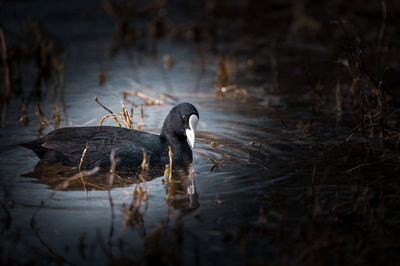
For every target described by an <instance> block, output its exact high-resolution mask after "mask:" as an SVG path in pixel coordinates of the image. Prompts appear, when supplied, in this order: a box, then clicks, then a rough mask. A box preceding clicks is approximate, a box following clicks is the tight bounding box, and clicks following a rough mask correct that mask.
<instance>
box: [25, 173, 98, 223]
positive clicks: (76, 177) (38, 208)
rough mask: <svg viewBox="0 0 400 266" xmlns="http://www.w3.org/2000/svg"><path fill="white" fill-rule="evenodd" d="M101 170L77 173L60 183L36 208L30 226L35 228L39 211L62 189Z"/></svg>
mask: <svg viewBox="0 0 400 266" xmlns="http://www.w3.org/2000/svg"><path fill="white" fill-rule="evenodd" d="M99 170H100V167H98V166H96V167H95V168H93V169H91V170H88V171H83V172H80V173H77V174H76V175H74V176H72V177H70V178H68V179H66V180H65V181H63V182H62V183H60V184H59V185H57V186H56V187H55V188H54V190H53V191H52V192H51V193H50V194H49V195H48V196H47V197H46V198H45V199H44V200H42V201H41V202H40V206H39V207H37V208H36V210H35V212H34V213H33V215H32V217H31V221H30V225H31V227H32V228H34V227H35V218H36V216H37V214H38V213H39V211H40V210H41V209H42V208H43V206H44V204H45V203H46V201H48V200H49V199H51V198H52V197H53V196H54V194H55V193H56V192H57V191H58V190H60V189H62V188H67V187H68V186H69V183H70V182H71V181H74V180H77V179H79V178H81V176H91V175H94V174H95V173H97V172H98V171H99Z"/></svg>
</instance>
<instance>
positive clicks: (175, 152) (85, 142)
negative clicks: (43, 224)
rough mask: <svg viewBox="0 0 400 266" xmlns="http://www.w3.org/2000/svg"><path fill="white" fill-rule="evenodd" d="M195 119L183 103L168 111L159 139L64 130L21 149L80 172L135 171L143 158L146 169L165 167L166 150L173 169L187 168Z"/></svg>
mask: <svg viewBox="0 0 400 266" xmlns="http://www.w3.org/2000/svg"><path fill="white" fill-rule="evenodd" d="M199 118H200V116H199V112H198V111H197V109H196V107H195V106H194V105H193V104H191V103H187V102H184V103H180V104H177V105H175V106H174V107H173V108H172V109H171V110H170V111H169V113H168V115H167V116H166V118H165V120H164V123H163V126H162V128H161V133H160V135H156V134H152V133H149V132H144V131H139V130H133V129H128V128H122V127H115V126H90V127H65V128H60V129H57V130H54V131H51V132H50V133H48V134H47V135H45V136H43V137H41V138H39V139H36V140H33V141H30V142H26V143H22V144H21V145H22V146H23V147H25V148H28V149H31V150H32V151H33V152H34V153H35V154H36V155H37V156H38V157H39V158H40V162H42V163H44V164H49V165H53V164H54V165H71V166H78V165H79V166H81V167H83V168H90V167H96V166H99V167H110V166H111V164H112V163H114V164H115V163H116V166H117V167H119V168H122V167H123V168H138V167H140V166H141V164H142V162H143V158H144V156H146V161H147V163H148V164H149V167H153V166H165V165H166V164H169V161H170V157H169V147H170V149H171V153H172V163H173V165H175V166H176V165H181V166H187V165H189V164H191V163H192V161H193V151H192V149H193V148H194V146H195V131H196V127H197V124H198V121H199ZM113 160H115V161H114V162H113ZM81 161H82V162H81Z"/></svg>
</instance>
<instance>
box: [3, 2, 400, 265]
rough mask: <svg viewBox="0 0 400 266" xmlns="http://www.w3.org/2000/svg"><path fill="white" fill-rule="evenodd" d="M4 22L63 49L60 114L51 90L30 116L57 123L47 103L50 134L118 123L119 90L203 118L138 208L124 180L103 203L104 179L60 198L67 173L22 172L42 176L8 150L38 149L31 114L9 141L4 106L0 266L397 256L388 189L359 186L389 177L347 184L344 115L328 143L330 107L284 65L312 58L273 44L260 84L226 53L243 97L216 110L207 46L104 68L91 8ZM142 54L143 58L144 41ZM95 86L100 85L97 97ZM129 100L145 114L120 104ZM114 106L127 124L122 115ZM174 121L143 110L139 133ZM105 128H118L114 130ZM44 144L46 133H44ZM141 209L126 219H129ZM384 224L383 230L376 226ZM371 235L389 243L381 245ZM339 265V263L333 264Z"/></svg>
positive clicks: (104, 38) (112, 62) (80, 184)
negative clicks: (26, 24) (26, 27)
mask: <svg viewBox="0 0 400 266" xmlns="http://www.w3.org/2000/svg"><path fill="white" fill-rule="evenodd" d="M178 6H179V5H178ZM4 7H5V9H4V10H3V12H2V14H3V15H4V16H3V18H4V20H5V21H6V22H7V23H5V25H6V26H7V27H9V28H10V29H13V28H14V27H17V22H18V21H17V20H15V18H14V15H12V12H11V11H15V12H17V13H18V14H26V13H29V14H31V13H30V12H29V10H30V9H31V8H33V9H34V10H36V11H37V12H36V11H35V12H33V13H32V14H31V18H32V19H33V20H37V19H40V20H41V21H43V26H44V27H45V28H46V29H48V30H49V32H50V34H49V36H54V38H55V39H56V40H57V41H58V42H59V43H63V44H65V45H66V46H67V47H68V53H67V60H66V68H65V90H64V103H65V104H66V112H64V111H63V109H62V102H61V103H60V101H61V99H62V98H61V92H60V90H58V91H57V93H56V95H54V94H53V93H52V91H51V89H48V90H47V91H46V92H45V93H44V95H43V98H42V101H41V108H42V110H43V113H44V114H45V115H46V116H47V117H48V118H49V120H50V121H54V119H52V114H53V109H54V107H55V105H56V103H58V104H59V105H60V109H61V118H62V121H61V126H62V127H64V126H94V125H98V123H99V121H100V119H101V118H102V117H103V116H104V115H106V114H108V113H107V111H105V110H104V109H103V108H101V107H100V106H99V105H98V104H97V103H96V102H95V101H94V100H93V98H94V97H95V96H97V97H98V99H99V100H100V101H101V102H102V103H103V104H104V105H106V106H107V107H108V108H110V109H111V110H113V111H114V112H119V111H120V110H121V103H120V102H121V100H123V95H122V92H123V91H125V90H131V91H141V92H143V93H146V94H148V95H151V96H154V97H159V96H157V93H160V92H161V93H165V94H168V95H171V96H172V97H173V100H168V101H169V102H172V103H176V102H184V101H187V102H190V103H192V104H194V105H195V106H196V107H197V109H198V111H199V114H200V121H199V124H198V127H197V132H196V147H195V148H194V161H193V169H194V172H193V173H192V174H191V175H178V174H176V176H175V179H174V180H175V181H174V182H171V183H169V184H166V183H165V179H166V177H165V176H153V177H151V178H148V179H147V182H146V185H147V188H148V200H147V202H146V201H143V200H142V201H140V200H138V201H135V195H136V196H137V194H135V193H138V191H139V187H141V188H142V189H145V186H144V184H143V183H139V184H138V183H136V180H137V177H132V178H128V177H123V178H122V179H119V178H116V177H115V178H114V182H113V185H112V189H110V190H108V181H109V173H95V174H93V175H91V176H87V177H85V180H84V181H83V180H82V179H81V178H76V180H74V181H71V182H70V183H69V185H68V186H65V187H60V184H61V183H62V182H64V181H65V180H66V179H67V178H68V177H71V176H73V174H74V173H72V172H71V173H70V172H69V168H65V167H44V168H42V169H40V170H39V169H37V171H36V173H34V174H32V173H31V172H32V171H33V170H34V169H35V167H37V168H39V167H40V165H39V166H36V164H37V163H38V161H39V160H38V158H37V157H36V156H35V155H34V153H33V152H32V151H29V150H27V149H24V148H23V147H20V146H18V143H21V142H24V141H29V140H32V139H35V138H36V137H38V136H39V135H40V131H39V130H38V129H39V127H40V119H39V116H38V115H36V114H35V107H34V105H33V104H30V105H29V106H28V109H27V113H28V116H29V120H30V121H29V124H28V126H26V127H22V126H21V124H20V122H18V118H19V116H20V115H21V109H20V108H21V102H22V99H27V98H28V97H29V92H30V91H29V90H26V91H24V92H23V93H22V95H20V96H18V97H16V96H13V97H12V100H11V104H10V105H9V110H8V117H7V120H6V121H5V122H4V124H5V125H6V126H5V127H2V128H1V129H0V135H1V139H2V142H1V152H0V158H1V167H0V168H1V170H0V171H1V186H2V190H1V191H0V196H1V199H2V214H3V215H2V217H3V225H2V229H1V230H2V231H1V236H0V245H1V250H2V256H3V260H4V261H6V260H7V259H8V260H9V261H10V262H12V261H18V262H22V263H28V262H34V263H38V264H42V263H46V264H56V263H58V262H62V263H65V264H93V265H94V264H95V265H98V264H107V263H122V262H130V263H132V262H135V261H145V262H146V263H154V262H157V263H166V264H181V263H182V264H187V265H189V264H194V263H200V264H202V265H209V264H211V265H216V264H220V263H222V262H223V263H230V264H234V265H239V264H245V263H267V262H275V263H276V264H278V263H279V264H296V263H299V262H301V263H305V264H307V263H319V264H324V263H326V264H336V263H346V262H354V261H361V262H362V263H365V262H366V261H367V260H366V259H367V258H368V257H369V256H370V254H373V253H374V252H375V253H377V254H380V255H379V256H377V258H376V260H373V261H378V262H379V261H385V258H391V257H393V254H394V253H392V249H394V248H395V247H396V245H398V244H396V243H398V242H397V240H395V236H396V235H398V234H399V231H398V228H399V227H398V223H399V222H398V221H399V219H398V214H397V213H396V212H395V208H396V206H398V201H396V197H395V196H394V195H395V194H394V192H395V190H396V189H397V188H398V186H397V185H395V182H396V180H395V179H393V178H390V177H388V179H389V181H387V182H383V181H382V180H376V179H372V177H371V176H373V175H374V174H376V173H378V175H379V176H380V177H382V178H385V177H387V175H386V173H385V172H384V171H382V170H380V169H375V168H372V169H371V172H370V173H368V171H365V172H362V173H361V175H363V176H364V179H360V178H359V177H360V175H356V174H353V173H352V172H350V173H346V170H349V169H351V168H352V167H354V166H357V163H356V162H355V161H353V162H348V161H347V160H346V156H351V154H350V153H349V152H348V150H346V148H345V147H343V146H344V145H343V144H342V143H343V139H344V137H343V136H347V135H349V134H350V133H351V130H352V125H351V123H350V121H351V119H350V118H349V117H347V118H346V115H345V116H344V117H343V119H341V121H340V127H338V126H337V124H338V120H337V116H336V113H335V112H334V111H332V110H333V107H334V106H335V102H334V101H332V100H330V99H328V100H326V102H325V103H324V104H321V105H319V106H317V107H315V106H314V102H315V98H314V97H317V96H315V95H314V94H312V92H311V93H309V87H308V85H307V84H303V83H301V82H299V80H300V78H301V76H302V75H303V74H304V73H303V72H302V69H301V66H299V63H298V62H297V60H298V59H297V58H291V56H290V53H304V54H307V53H308V49H309V50H311V52H310V54H312V57H311V58H310V61H312V60H315V61H318V60H317V58H318V57H320V56H321V55H324V58H327V57H329V53H328V52H327V51H325V50H324V49H321V48H319V47H317V46H313V45H310V46H308V47H302V46H301V45H299V46H298V47H293V46H292V45H291V44H290V42H289V43H286V42H283V43H282V46H280V47H279V48H277V50H279V51H280V52H279V53H280V57H279V58H277V59H276V58H275V59H274V60H277V61H279V65H278V66H275V67H274V64H273V63H271V62H272V61H271V60H272V59H271V58H269V57H268V55H266V58H269V59H259V60H261V63H260V64H259V65H258V68H259V69H254V70H252V71H247V69H251V62H250V63H249V61H248V60H247V59H246V57H247V56H248V53H249V50H246V49H247V48H243V51H241V50H240V49H237V50H238V51H239V52H238V54H237V60H238V61H239V62H237V63H236V64H237V66H238V68H239V72H240V71H241V72H242V73H243V74H238V75H236V76H235V78H234V81H232V83H234V84H235V85H238V88H240V89H244V90H245V91H246V92H241V91H238V92H237V93H236V94H235V93H233V92H232V93H226V95H224V97H222V98H220V97H216V93H215V91H216V89H215V83H216V82H217V81H218V79H219V77H218V75H217V73H218V70H217V65H218V60H219V59H218V57H216V56H214V55H213V54H212V53H208V52H206V51H208V50H207V49H208V48H206V47H208V46H209V45H210V46H212V44H209V43H208V42H206V41H205V42H204V44H202V45H200V46H199V45H193V44H192V43H190V42H188V41H186V42H182V41H179V40H177V39H176V38H171V37H170V38H166V39H162V40H158V41H157V42H156V44H155V46H156V50H157V54H156V55H155V56H151V55H150V54H149V53H148V52H134V53H133V58H134V59H133V60H129V59H128V58H127V56H126V54H125V53H124V52H120V53H118V54H117V55H116V56H115V57H113V58H111V57H110V44H111V43H112V42H113V33H112V32H113V30H114V28H113V27H114V26H115V24H113V20H112V19H110V18H109V17H107V15H106V14H105V12H104V11H103V9H102V7H101V6H100V5H99V4H98V3H97V2H95V1H92V2H89V1H85V3H81V2H79V1H77V2H73V3H71V4H68V5H66V4H59V3H55V2H52V1H43V2H40V3H25V2H24V3H22V2H21V3H19V2H16V3H8V4H7V5H5V6H4ZM190 7H192V8H193V7H197V5H196V4H194V3H191V4H188V6H185V5H182V6H180V8H182V9H184V10H191V8H190ZM233 7H234V5H233ZM168 10H169V12H170V14H172V15H171V16H172V17H173V18H174V19H175V21H179V20H180V19H182V20H184V19H185V17H186V15H182V14H180V13H179V10H180V9H179V8H177V9H175V8H174V5H172V7H171V8H170V9H168ZM227 12H229V11H227ZM283 13H284V12H283ZM187 16H190V12H189V14H188V15H187ZM283 17H284V18H285V15H283ZM3 22H4V21H3ZM138 23H144V22H143V20H139V22H138ZM221 23H222V24H223V23H225V22H224V21H223V22H221ZM190 34H195V33H193V32H191V31H189V30H188V31H187V32H186V35H190ZM224 34H225V33H221V36H222V37H223V38H224V37H227V40H221V41H220V42H218V43H217V46H218V45H220V46H226V45H227V43H229V40H230V39H234V36H231V35H229V34H228V33H226V36H225V35H224ZM272 35H273V34H272ZM270 38H271V37H270ZM267 40H268V42H269V41H270V40H271V39H268V38H267ZM114 41H115V39H114ZM259 41H260V42H262V41H263V39H262V38H261V40H259ZM144 43H145V45H148V46H151V44H150V42H148V41H145V42H144ZM137 45H140V44H137ZM199 47H200V48H199ZM147 48H148V47H147ZM199 49H200V52H199ZM217 49H221V50H224V49H225V48H221V47H217ZM250 50H252V49H250ZM139 51H140V49H139ZM275 51H276V50H275ZM240 53H242V54H240ZM304 54H303V55H302V56H304ZM165 55H172V56H173V59H174V65H173V67H172V68H171V69H167V68H165V67H164V66H163V58H164V56H165ZM322 61H323V60H322ZM249 65H250V66H249ZM265 67H266V69H265ZM327 68H331V66H329V67H327ZM332 68H333V67H332ZM26 71H27V76H28V77H33V76H34V71H33V70H32V69H31V68H28V69H27V70H26ZM102 71H105V73H106V75H107V79H106V81H105V83H104V85H103V86H100V85H99V72H102ZM274 71H278V72H279V88H278V89H277V88H275V89H274V86H276V84H274V79H273V78H272V77H273V75H274V74H273V73H274ZM338 72H340V71H338ZM324 75H325V72H324V71H321V76H324ZM263 76H267V77H268V78H265V79H263V78H261V77H263ZM31 79H33V78H27V79H26V80H24V84H23V85H24V86H26V87H30V86H32V80H31ZM261 80H262V81H261ZM265 80H267V81H265ZM329 84H330V85H332V84H335V79H333V81H332V80H330V81H327V82H326V83H325V86H328V85H329ZM332 86H333V85H332ZM128 100H130V101H134V103H135V104H138V105H140V104H141V103H143V100H141V99H139V98H135V97H133V96H128ZM124 104H125V105H126V106H127V107H128V109H129V108H130V104H129V102H127V101H124ZM317 105H318V104H317ZM311 106H312V107H311ZM171 107H172V105H159V106H150V107H145V108H144V130H145V131H148V132H151V133H156V134H158V133H159V132H160V129H161V126H162V123H163V121H164V118H165V116H166V114H167V113H168V111H169V110H170V108H171ZM314 107H315V108H317V111H315V110H314V109H313V108H314ZM315 113H317V115H315ZM316 117H317V118H316ZM133 121H134V122H135V126H137V124H138V123H139V121H140V108H138V107H135V108H134V118H133ZM308 122H309V126H310V130H309V131H307V130H306V127H307V123H308ZM104 124H105V125H113V126H115V122H114V121H113V119H107V120H106V122H105V123H104ZM53 125H54V124H53ZM51 130H52V128H51V127H47V128H45V129H44V132H43V133H48V132H49V131H51ZM395 169H397V168H395ZM396 171H397V170H394V173H396ZM365 180H367V181H365ZM368 180H370V181H368ZM135 191H136V192H135ZM382 198H384V199H386V200H387V201H389V200H392V201H393V205H390V206H387V205H384V207H386V209H385V208H383V207H382V205H379V204H382V200H381V199H382ZM138 202H140V203H141V204H140V207H139V208H136V209H135V208H130V207H131V206H137V205H135V204H137V203H138ZM382 208H383V209H385V215H386V216H385V218H386V219H388V220H389V221H390V222H386V221H385V220H384V218H382V215H383V214H382V212H384V211H383V209H382ZM135 210H136V212H135ZM368 219H369V220H368ZM350 220H352V221H350ZM383 226H387V227H388V228H390V230H392V231H393V235H392V236H390V235H388V234H387V233H385V232H382V231H381V229H382V228H383ZM364 230H365V231H367V232H365V233H363V231H364ZM382 230H383V229H382ZM377 232H380V233H381V235H380V236H379V237H376V236H374V235H371V234H374V233H377ZM369 238H371V239H372V240H371V241H369V240H368V239H369ZM357 243H361V244H357ZM382 245H386V246H387V247H384V246H382ZM380 249H382V250H380ZM344 252H347V253H346V254H347V255H346V256H344V255H343V259H340V258H337V257H336V256H335V254H338V253H344ZM363 252H364V253H363ZM382 254H383V255H382ZM381 256H383V257H381ZM385 256H387V257H385ZM325 258H327V260H325ZM353 260H354V261H353ZM362 263H361V264H362Z"/></svg>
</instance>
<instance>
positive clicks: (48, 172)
mask: <svg viewBox="0 0 400 266" xmlns="http://www.w3.org/2000/svg"><path fill="white" fill-rule="evenodd" d="M164 170H165V169H164V167H153V168H150V169H148V170H146V172H145V173H144V174H143V171H142V169H140V168H139V169H118V171H117V172H116V174H114V175H113V181H112V183H110V182H109V181H110V176H111V172H110V170H109V169H99V170H97V171H82V172H80V171H78V169H77V167H71V166H63V165H48V164H44V163H42V162H40V161H39V163H38V164H37V165H36V166H35V169H34V170H33V171H32V172H29V173H27V174H24V175H23V176H24V177H30V178H34V179H35V182H37V183H41V184H45V185H48V186H49V189H51V190H62V191H79V190H80V191H86V192H88V191H90V190H109V189H112V188H122V187H130V186H136V185H137V184H138V183H141V180H140V178H139V176H140V175H141V174H142V177H143V179H144V180H145V182H149V181H151V180H153V179H155V178H157V177H161V176H163V175H164ZM87 172H90V176H87V175H85V173H87ZM194 179H195V171H194V168H193V167H192V166H191V165H190V166H186V167H179V168H178V167H175V168H174V169H173V171H172V175H171V178H168V177H165V178H164V179H163V183H164V186H165V190H166V203H167V205H168V206H169V207H172V208H174V209H178V210H181V211H184V212H186V211H191V210H194V209H197V208H198V207H199V202H198V194H197V191H196V186H195V180H194ZM149 192H150V193H151V191H149Z"/></svg>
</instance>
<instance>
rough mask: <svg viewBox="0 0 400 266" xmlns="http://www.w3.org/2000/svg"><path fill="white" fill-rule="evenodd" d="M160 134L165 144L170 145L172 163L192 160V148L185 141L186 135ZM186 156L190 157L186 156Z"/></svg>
mask: <svg viewBox="0 0 400 266" xmlns="http://www.w3.org/2000/svg"><path fill="white" fill-rule="evenodd" d="M160 136H161V138H163V139H164V141H165V144H166V145H168V146H170V147H171V152H172V158H173V159H172V160H173V162H174V163H183V162H187V161H190V162H191V161H192V158H193V157H192V149H191V148H190V146H189V144H188V143H187V140H186V136H184V135H182V136H180V135H178V136H177V135H173V134H161V135H160ZM189 155H190V156H189ZM187 156H189V157H190V158H186V157H187Z"/></svg>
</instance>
